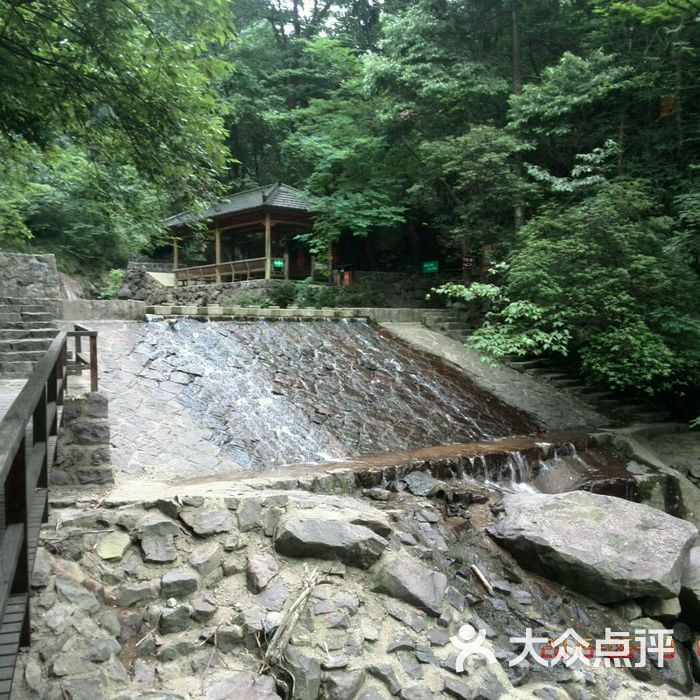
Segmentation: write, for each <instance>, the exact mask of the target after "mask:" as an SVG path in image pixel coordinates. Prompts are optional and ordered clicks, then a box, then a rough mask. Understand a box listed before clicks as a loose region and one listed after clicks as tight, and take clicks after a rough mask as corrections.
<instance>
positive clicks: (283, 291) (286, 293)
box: [268, 281, 297, 309]
mask: <svg viewBox="0 0 700 700" xmlns="http://www.w3.org/2000/svg"><path fill="white" fill-rule="evenodd" d="M268 294H269V297H270V301H271V302H272V305H273V306H279V307H280V308H282V309H286V308H287V307H288V306H291V305H292V304H293V303H294V301H295V299H296V296H297V289H296V285H295V284H294V282H290V281H285V282H282V283H281V284H279V285H275V286H274V287H272V288H271V289H270V291H269V292H268Z"/></svg>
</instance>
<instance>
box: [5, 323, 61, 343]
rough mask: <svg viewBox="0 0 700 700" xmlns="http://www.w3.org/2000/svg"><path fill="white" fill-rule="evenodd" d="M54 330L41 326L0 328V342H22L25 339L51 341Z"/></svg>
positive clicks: (55, 331) (55, 330)
mask: <svg viewBox="0 0 700 700" xmlns="http://www.w3.org/2000/svg"><path fill="white" fill-rule="evenodd" d="M57 332H58V331H57V329H56V328H49V327H48V326H42V327H41V328H0V340H23V339H25V338H48V339H49V340H51V339H53V338H54V337H55V336H56V333H57Z"/></svg>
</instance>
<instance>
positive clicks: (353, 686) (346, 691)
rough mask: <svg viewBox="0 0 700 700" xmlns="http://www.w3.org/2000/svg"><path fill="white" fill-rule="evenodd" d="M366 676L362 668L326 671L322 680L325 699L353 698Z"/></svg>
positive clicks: (343, 699)
mask: <svg viewBox="0 0 700 700" xmlns="http://www.w3.org/2000/svg"><path fill="white" fill-rule="evenodd" d="M366 677H367V674H366V673H365V672H364V671H363V670H362V669H359V670H357V671H343V672H338V673H328V674H327V675H326V677H325V679H324V681H323V692H324V698H325V700H353V699H354V698H355V696H356V695H357V694H358V693H359V692H360V688H361V687H362V686H363V685H364V682H365V678H366Z"/></svg>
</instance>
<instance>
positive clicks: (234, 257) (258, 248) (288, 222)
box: [163, 182, 313, 286]
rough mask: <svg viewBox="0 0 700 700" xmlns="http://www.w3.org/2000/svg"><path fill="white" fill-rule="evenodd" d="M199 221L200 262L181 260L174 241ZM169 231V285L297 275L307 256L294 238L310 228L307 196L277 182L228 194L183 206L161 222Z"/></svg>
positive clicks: (306, 270)
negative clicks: (202, 236)
mask: <svg viewBox="0 0 700 700" xmlns="http://www.w3.org/2000/svg"><path fill="white" fill-rule="evenodd" d="M195 222H204V223H205V224H206V226H207V232H208V238H209V241H208V244H207V248H206V252H205V254H206V259H207V261H208V262H206V263H205V264H201V265H194V266H182V265H181V263H182V261H181V250H180V247H179V244H180V243H182V242H183V241H187V240H188V239H190V238H191V237H192V231H193V228H192V224H193V223H195ZM163 223H164V224H165V226H167V227H168V228H169V229H170V230H171V231H172V234H173V271H174V274H175V285H176V286H177V285H185V284H201V283H205V284H206V283H219V282H234V281H238V280H241V279H251V278H264V279H271V278H274V277H276V278H283V279H303V278H305V277H309V276H310V275H311V273H312V267H313V260H312V257H311V255H310V254H309V252H308V249H307V248H306V246H304V245H303V243H301V242H300V241H298V240H297V239H296V236H297V235H298V234H300V233H304V232H308V231H310V230H311V229H312V228H313V216H312V213H311V209H310V203H309V200H308V198H307V197H306V196H305V195H304V193H303V192H301V191H300V190H297V189H295V188H294V187H290V186H289V185H285V184H283V183H281V182H278V183H276V184H274V185H266V186H264V187H256V188H255V189H252V190H246V191H245V192H237V193H235V194H232V195H229V196H228V197H226V198H225V199H224V200H222V201H220V202H217V203H216V204H214V205H213V206H211V207H210V208H209V209H207V210H206V211H205V212H203V213H202V214H201V215H198V216H195V215H193V214H191V213H187V212H184V213H182V214H177V215H175V216H171V217H170V218H169V219H165V221H164V222H163Z"/></svg>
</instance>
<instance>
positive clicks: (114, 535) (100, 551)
mask: <svg viewBox="0 0 700 700" xmlns="http://www.w3.org/2000/svg"><path fill="white" fill-rule="evenodd" d="M130 544H131V537H129V535H128V534H127V533H126V532H110V533H108V534H105V535H100V537H99V539H98V541H97V547H96V548H95V551H96V552H97V556H99V557H100V559H104V560H105V561H119V560H120V559H121V558H122V557H123V556H124V552H126V550H127V549H128V548H129V545H130Z"/></svg>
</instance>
